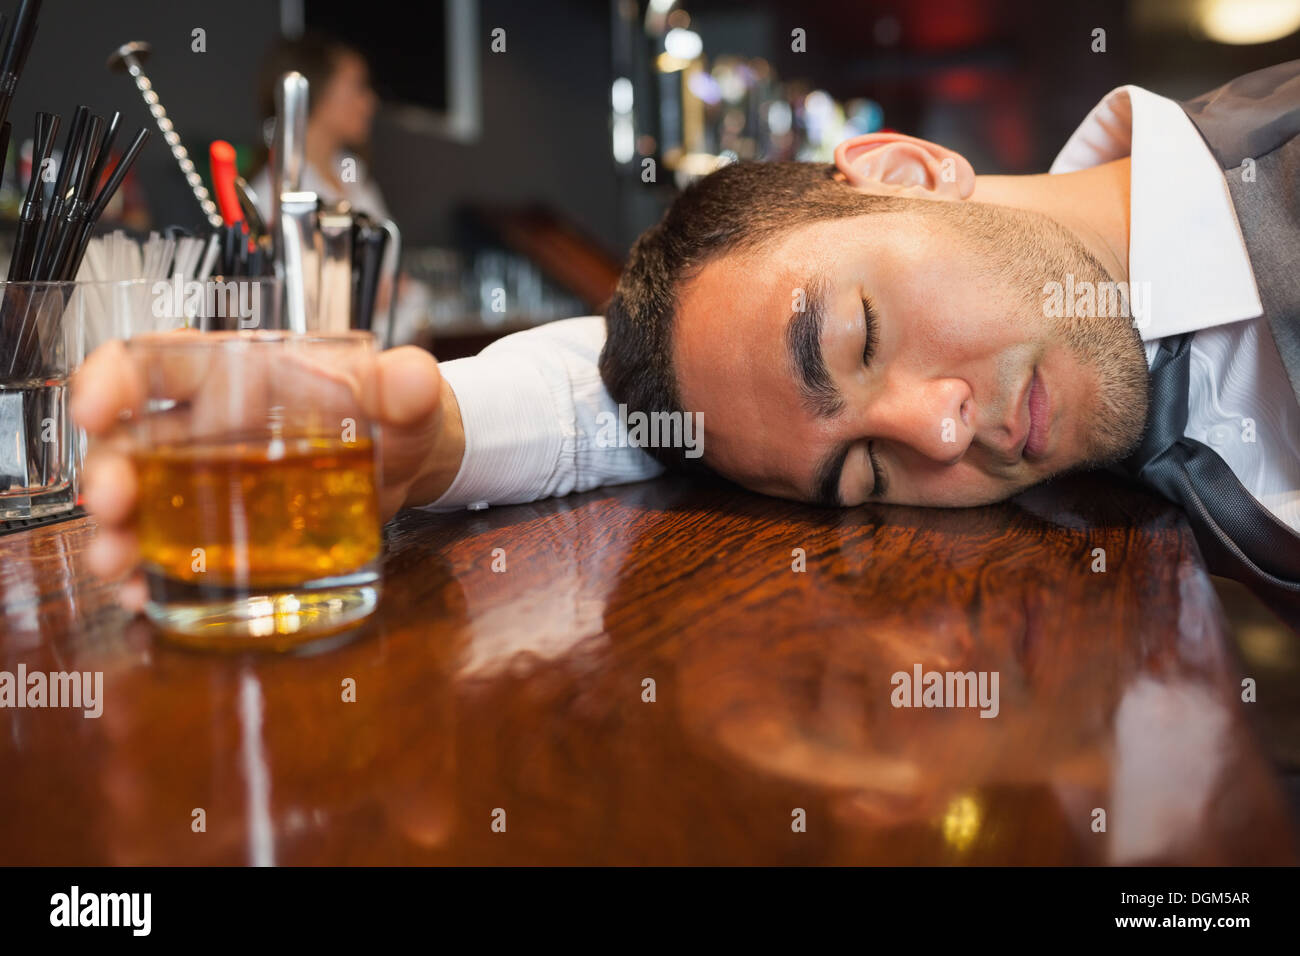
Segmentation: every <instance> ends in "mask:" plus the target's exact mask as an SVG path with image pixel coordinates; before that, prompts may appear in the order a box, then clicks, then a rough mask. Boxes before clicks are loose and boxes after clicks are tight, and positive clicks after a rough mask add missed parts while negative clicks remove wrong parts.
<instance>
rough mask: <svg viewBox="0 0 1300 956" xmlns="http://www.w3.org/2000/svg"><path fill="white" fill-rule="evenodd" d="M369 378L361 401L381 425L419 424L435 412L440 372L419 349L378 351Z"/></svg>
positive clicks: (432, 358) (430, 359)
mask: <svg viewBox="0 0 1300 956" xmlns="http://www.w3.org/2000/svg"><path fill="white" fill-rule="evenodd" d="M371 379H372V380H371V381H370V382H368V383H366V384H365V385H364V386H363V388H362V404H363V405H364V406H365V407H366V411H367V413H368V414H371V415H373V416H374V417H375V418H376V420H377V421H379V422H380V423H381V424H384V425H390V426H397V427H399V428H400V427H404V426H408V425H423V424H427V423H428V421H429V419H430V418H431V417H432V416H433V414H434V413H435V412H436V411H437V408H438V399H439V395H440V385H441V382H442V373H441V372H439V371H438V362H437V360H436V359H435V358H434V357H433V356H432V355H430V354H429V353H428V352H426V351H425V350H424V349H422V348H417V347H416V346H414V345H403V346H401V347H400V348H395V349H389V350H388V351H386V352H383V353H381V354H380V355H379V358H378V360H377V362H376V363H375V374H374V375H373V376H372V377H371Z"/></svg>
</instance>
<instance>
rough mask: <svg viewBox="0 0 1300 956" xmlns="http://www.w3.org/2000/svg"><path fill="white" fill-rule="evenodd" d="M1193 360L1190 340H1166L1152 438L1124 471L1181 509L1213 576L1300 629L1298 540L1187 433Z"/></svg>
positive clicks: (1156, 364)
mask: <svg viewBox="0 0 1300 956" xmlns="http://www.w3.org/2000/svg"><path fill="white" fill-rule="evenodd" d="M1191 355H1192V336H1191V335H1190V334H1188V335H1178V336H1167V337H1165V338H1163V339H1161V340H1160V346H1159V351H1158V352H1157V353H1156V357H1155V361H1153V362H1152V363H1151V412H1150V415H1149V417H1148V425H1147V432H1146V434H1145V435H1144V436H1143V438H1142V444H1141V445H1140V446H1138V449H1137V451H1135V452H1134V453H1133V454H1132V455H1131V456H1130V457H1129V458H1128V459H1127V460H1126V461H1125V466H1126V468H1127V469H1128V470H1129V472H1130V474H1132V475H1134V476H1135V477H1137V478H1138V479H1139V480H1141V481H1143V482H1144V483H1146V484H1148V485H1150V486H1152V487H1154V488H1155V489H1156V490H1157V491H1159V492H1160V493H1161V494H1163V495H1164V496H1165V497H1166V498H1169V499H1170V500H1171V501H1174V502H1176V503H1178V504H1180V505H1182V507H1183V510H1184V511H1185V512H1186V513H1187V518H1188V520H1189V521H1190V522H1191V525H1192V531H1193V532H1194V533H1195V535H1196V543H1197V544H1198V545H1199V546H1200V548H1201V553H1202V554H1203V555H1204V556H1205V560H1206V563H1207V564H1208V565H1209V568H1210V570H1211V571H1213V572H1214V573H1215V574H1221V575H1223V576H1224V577H1230V578H1236V579H1237V580H1239V581H1241V582H1243V583H1245V584H1247V585H1249V586H1251V587H1252V588H1253V589H1254V590H1255V591H1256V592H1257V593H1259V595H1260V596H1261V597H1262V598H1264V599H1265V601H1266V602H1267V603H1269V604H1270V605H1272V606H1273V607H1274V609H1275V610H1277V611H1278V613H1280V614H1281V615H1282V616H1283V617H1284V618H1286V619H1287V620H1288V621H1289V622H1290V623H1291V624H1292V626H1294V627H1297V628H1300V535H1298V534H1296V532H1294V531H1292V530H1291V529H1290V528H1289V527H1287V526H1286V525H1285V524H1283V523H1282V522H1281V521H1280V520H1279V519H1278V518H1277V517H1276V516H1275V515H1274V514H1273V513H1272V512H1270V511H1269V510H1268V509H1267V508H1265V507H1264V506H1263V505H1261V504H1260V503H1259V502H1258V501H1256V500H1255V498H1254V496H1253V495H1252V494H1251V493H1250V492H1249V491H1247V490H1246V488H1245V487H1244V486H1243V485H1242V484H1241V482H1240V481H1238V480H1237V476H1236V475H1234V474H1233V473H1232V469H1231V468H1229V467H1228V463H1227V462H1225V461H1224V460H1223V459H1222V458H1220V457H1219V455H1218V454H1217V453H1215V452H1214V450H1213V449H1211V448H1210V447H1208V446H1207V445H1204V444H1202V443H1201V442H1199V441H1196V440H1195V439H1193V438H1188V437H1186V436H1185V435H1184V434H1183V431H1184V430H1185V429H1186V428H1187V389H1188V382H1189V369H1190V365H1191ZM1287 397H1288V398H1289V397H1290V396H1287Z"/></svg>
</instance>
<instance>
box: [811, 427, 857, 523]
mask: <svg viewBox="0 0 1300 956" xmlns="http://www.w3.org/2000/svg"><path fill="white" fill-rule="evenodd" d="M852 448H853V443H852V442H845V443H844V444H842V445H840V446H838V447H837V448H834V449H832V450H831V453H830V454H829V455H827V456H826V458H825V460H823V461H822V463H821V465H819V466H818V468H817V475H816V477H815V478H814V479H813V489H814V491H813V500H814V501H816V502H817V504H819V505H825V506H826V507H827V508H839V507H842V506H843V503H844V502H843V499H842V498H840V477H841V476H842V475H843V474H844V462H845V460H846V459H847V458H848V457H849V451H850V450H852Z"/></svg>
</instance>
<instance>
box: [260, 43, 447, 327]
mask: <svg viewBox="0 0 1300 956" xmlns="http://www.w3.org/2000/svg"><path fill="white" fill-rule="evenodd" d="M292 70H297V71H298V72H299V73H301V74H302V75H303V76H304V77H306V78H307V85H308V116H307V136H306V158H307V163H306V166H305V168H304V169H303V174H302V183H301V188H302V189H303V190H305V191H310V192H314V193H316V195H317V196H319V197H320V198H321V199H322V200H323V201H325V202H329V203H333V202H339V201H344V200H345V201H347V202H348V204H349V205H351V206H352V208H353V210H354V211H356V212H363V213H366V214H367V215H369V216H370V217H371V218H373V219H389V218H391V216H389V213H388V205H387V204H386V203H385V202H384V197H383V193H381V192H380V189H379V184H378V183H376V182H375V181H374V180H373V179H372V178H371V176H370V170H369V167H368V165H367V163H366V161H365V159H366V157H368V156H369V146H370V127H371V124H372V122H373V121H374V117H375V110H376V108H377V107H378V105H379V98H378V97H377V96H376V95H375V91H374V90H373V89H371V87H370V69H369V67H368V66H367V64H366V60H365V58H364V57H363V56H362V55H361V54H360V53H359V52H358V51H356V50H354V49H353V48H352V47H350V46H348V45H347V44H346V43H344V42H342V41H340V40H336V39H333V38H331V37H327V36H322V35H320V34H310V33H309V34H305V35H304V36H302V37H301V38H299V39H297V40H282V41H281V42H280V43H278V44H277V45H276V46H275V47H274V48H273V49H272V50H271V52H270V53H269V54H268V55H267V58H266V61H265V62H264V64H263V68H262V74H261V82H260V84H259V91H260V92H259V100H260V102H259V107H260V109H261V115H262V118H263V138H264V140H266V141H267V142H269V141H270V135H271V134H272V133H273V132H274V122H275V90H276V88H277V86H278V85H279V81H280V77H281V76H283V75H284V74H285V73H288V72H290V71H292ZM250 185H251V186H252V188H253V191H254V192H255V193H256V194H257V204H258V207H259V208H260V210H261V212H262V215H263V216H266V215H268V214H269V212H270V202H271V178H270V169H269V168H267V166H266V163H265V161H263V163H262V168H261V170H260V172H258V173H257V174H256V176H254V178H253V181H252V182H251V183H250ZM398 225H399V228H400V226H401V224H400V223H399V224H398ZM394 254H395V251H394V250H392V249H389V250H388V253H387V256H388V257H391V256H392V255H394ZM391 262H392V260H391V258H389V259H388V261H387V262H386V264H385V274H386V275H387V274H388V273H389V270H390V269H391ZM390 292H391V290H389V289H387V288H383V289H381V290H380V297H379V301H378V303H377V304H376V309H375V315H376V324H379V322H380V321H381V317H385V316H387V313H388V299H389V295H390ZM427 306H428V295H427V290H426V289H425V288H424V287H423V286H422V285H421V284H420V283H418V282H412V281H410V280H409V279H407V278H406V277H405V276H402V277H400V279H399V283H398V301H397V316H396V328H395V329H394V334H393V337H392V341H393V343H394V344H401V343H403V342H407V341H410V340H411V339H413V338H415V337H416V335H417V333H418V332H420V331H421V330H422V329H423V328H424V326H425V325H426V324H427V315H428V308H427ZM383 321H386V319H383Z"/></svg>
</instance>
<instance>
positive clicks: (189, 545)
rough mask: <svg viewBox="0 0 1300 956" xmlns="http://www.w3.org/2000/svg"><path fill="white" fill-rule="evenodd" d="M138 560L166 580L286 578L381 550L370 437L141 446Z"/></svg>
mask: <svg viewBox="0 0 1300 956" xmlns="http://www.w3.org/2000/svg"><path fill="white" fill-rule="evenodd" d="M135 462H136V469H137V474H138V476H139V482H140V489H139V490H140V493H139V499H138V500H139V513H138V522H137V528H138V533H139V540H140V550H141V556H142V558H143V560H144V562H145V566H146V567H147V568H148V569H149V570H151V571H153V572H154V573H156V574H160V575H162V576H164V577H165V578H168V579H171V580H172V581H177V582H185V583H189V584H194V585H198V586H200V587H205V588H206V587H213V588H230V589H241V590H242V589H249V588H252V589H275V588H293V587H296V586H299V585H302V584H304V583H307V582H314V581H321V580H323V579H333V578H338V577H345V576H347V575H349V574H352V573H353V572H356V571H358V570H359V569H361V568H363V567H364V566H366V565H367V564H368V563H370V562H371V561H373V560H374V559H375V558H376V557H377V556H378V554H379V548H380V531H379V528H380V521H379V513H378V507H379V506H378V493H377V489H376V486H375V462H374V446H373V444H372V442H371V441H370V440H369V439H364V440H362V439H358V440H356V441H353V442H343V441H341V440H339V439H334V438H325V437H298V438H293V437H284V438H279V439H267V438H265V437H262V438H260V439H258V440H256V441H231V442H225V443H221V444H202V443H194V444H186V445H184V446H166V445H163V446H159V447H154V448H149V449H147V450H143V451H141V452H138V453H137V455H136V458H135Z"/></svg>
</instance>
